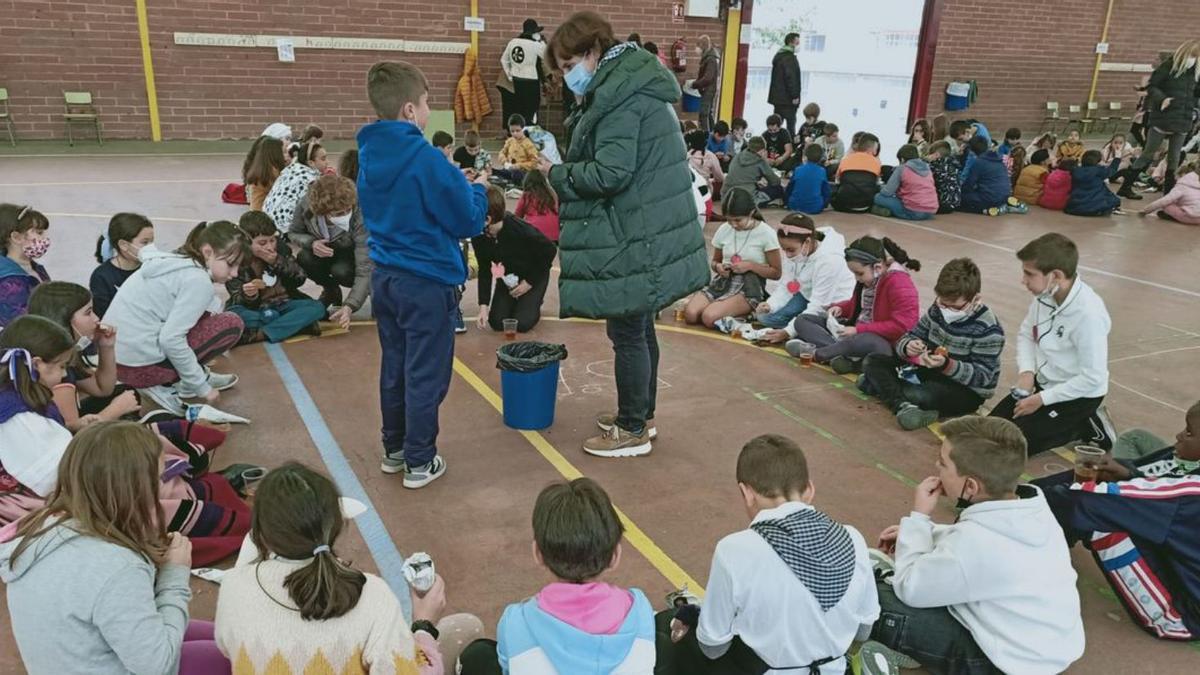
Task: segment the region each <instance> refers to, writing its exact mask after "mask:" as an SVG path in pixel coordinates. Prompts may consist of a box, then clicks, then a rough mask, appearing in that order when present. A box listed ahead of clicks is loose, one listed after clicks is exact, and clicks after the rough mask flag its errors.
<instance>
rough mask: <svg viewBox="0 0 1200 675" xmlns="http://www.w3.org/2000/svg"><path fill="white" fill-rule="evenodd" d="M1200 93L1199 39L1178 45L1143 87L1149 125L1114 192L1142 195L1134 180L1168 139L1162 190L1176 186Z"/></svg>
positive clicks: (1136, 197) (1132, 197)
mask: <svg viewBox="0 0 1200 675" xmlns="http://www.w3.org/2000/svg"><path fill="white" fill-rule="evenodd" d="M1198 96H1200V40H1188V41H1187V42H1184V43H1183V44H1181V45H1179V48H1178V49H1176V50H1175V55H1174V57H1173V58H1170V59H1167V60H1166V61H1163V62H1162V63H1160V64H1159V65H1158V67H1157V68H1155V69H1154V72H1153V73H1152V74H1151V75H1150V83H1149V85H1147V87H1146V111H1147V112H1148V113H1149V114H1150V123H1149V124H1150V129H1149V131H1148V133H1147V135H1146V147H1144V148H1142V155H1141V156H1140V157H1138V158H1137V160H1136V161H1134V162H1133V164H1132V165H1130V167H1129V168H1128V169H1126V170H1125V171H1123V172H1122V175H1123V177H1124V179H1125V180H1124V183H1123V184H1122V185H1121V190H1120V191H1119V192H1118V193H1117V194H1119V195H1121V196H1122V197H1127V198H1129V199H1141V198H1142V196H1141V195H1139V194H1137V193H1136V192H1134V191H1133V182H1134V181H1135V180H1137V177H1138V176H1139V175H1140V174H1141V172H1142V170H1143V169H1145V168H1146V167H1147V166H1149V165H1150V162H1151V161H1153V160H1154V153H1156V152H1157V151H1158V146H1159V145H1161V144H1162V142H1163V141H1164V140H1165V141H1167V175H1166V180H1165V182H1164V185H1163V193H1164V194H1165V193H1167V192H1170V191H1171V188H1173V187H1175V171H1176V169H1178V168H1179V158H1180V156H1181V155H1182V154H1183V144H1184V142H1185V141H1186V140H1187V135H1188V132H1190V131H1191V130H1192V120H1193V115H1194V114H1195V112H1196V102H1197V97H1198Z"/></svg>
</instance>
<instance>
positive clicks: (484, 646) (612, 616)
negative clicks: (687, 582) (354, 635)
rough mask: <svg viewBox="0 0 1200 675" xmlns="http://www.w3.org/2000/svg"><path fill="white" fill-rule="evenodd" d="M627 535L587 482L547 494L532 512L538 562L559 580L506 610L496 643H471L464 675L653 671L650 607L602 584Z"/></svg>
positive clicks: (631, 593)
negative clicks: (624, 535) (622, 540)
mask: <svg viewBox="0 0 1200 675" xmlns="http://www.w3.org/2000/svg"><path fill="white" fill-rule="evenodd" d="M623 533H624V527H622V525H621V521H620V519H619V518H618V517H617V512H616V509H614V508H613V505H612V502H611V501H610V500H609V498H608V494H607V493H605V492H604V488H602V487H600V485H599V484H598V483H596V482H595V481H593V480H592V479H590V478H577V479H575V480H573V481H570V482H566V481H560V482H558V483H554V484H552V485H549V486H547V487H546V488H545V489H544V490H542V492H541V494H539V495H538V498H537V502H536V503H535V504H534V506H533V559H534V561H536V562H537V564H538V565H540V566H542V567H545V568H546V569H547V570H549V571H550V573H551V574H553V575H554V577H555V578H556V579H557V581H555V582H554V583H551V584H549V585H548V586H546V587H545V588H543V589H542V590H541V592H539V593H538V594H537V595H535V596H534V597H532V598H529V599H527V600H524V601H522V602H520V603H517V604H513V605H509V606H508V608H507V609H505V610H504V614H503V615H502V616H501V617H500V624H499V626H497V628H496V640H497V641H496V642H494V643H493V642H491V641H490V640H478V641H476V642H473V643H471V645H469V646H468V647H467V649H466V650H464V651H463V653H462V656H461V657H460V658H459V664H460V665H461V666H462V668H461V670H460V671H459V672H460V673H461V674H462V675H492V674H493V673H505V674H507V673H520V674H521V675H607V674H608V673H614V672H618V673H650V672H651V671H653V670H654V665H655V655H654V643H655V628H654V611H653V609H652V608H651V607H650V601H649V600H647V599H646V596H645V595H643V594H642V592H641V591H639V590H637V589H636V588H633V589H625V588H620V587H618V586H613V585H610V584H606V583H604V582H602V581H599V578H600V577H601V576H602V575H604V574H606V573H608V572H611V571H613V570H615V569H616V568H617V565H618V563H620V561H621V536H622V534H623Z"/></svg>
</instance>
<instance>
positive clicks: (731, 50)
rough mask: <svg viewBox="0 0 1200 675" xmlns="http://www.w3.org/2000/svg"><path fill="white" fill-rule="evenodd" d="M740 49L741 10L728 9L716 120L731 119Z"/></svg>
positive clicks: (735, 93)
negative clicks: (719, 101)
mask: <svg viewBox="0 0 1200 675" xmlns="http://www.w3.org/2000/svg"><path fill="white" fill-rule="evenodd" d="M741 47H742V10H740V9H730V10H729V11H728V16H727V17H726V18H725V59H724V60H723V61H722V63H721V104H720V106H718V111H719V112H720V114H719V115H718V117H717V119H722V120H732V119H733V99H734V97H735V96H736V95H737V92H736V91H735V90H736V86H737V67H738V54H739V53H740V52H741Z"/></svg>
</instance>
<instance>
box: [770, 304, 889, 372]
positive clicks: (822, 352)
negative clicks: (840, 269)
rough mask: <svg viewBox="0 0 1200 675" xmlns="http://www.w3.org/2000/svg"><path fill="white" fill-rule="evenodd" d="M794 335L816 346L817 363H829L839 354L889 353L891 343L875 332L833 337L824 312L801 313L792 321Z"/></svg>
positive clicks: (853, 355) (865, 354) (814, 355)
mask: <svg viewBox="0 0 1200 675" xmlns="http://www.w3.org/2000/svg"><path fill="white" fill-rule="evenodd" d="M792 328H794V329H795V330H796V337H797V338H799V339H801V340H804V341H805V342H808V343H811V344H812V345H814V346H815V347H816V348H817V351H816V352H814V353H813V358H814V359H815V360H816V362H817V363H829V362H830V361H831V360H833V359H835V358H837V357H839V356H848V357H852V358H863V357H865V356H868V355H870V354H891V353H892V343H890V342H888V341H887V340H886V339H884V338H882V337H880V336H879V335H876V334H875V333H857V334H855V335H851V336H850V337H848V338H845V339H838V338H836V337H834V336H833V335H832V334H831V333H830V332H829V329H827V328H826V327H825V313H824V312H822V313H821V314H816V315H814V314H801V315H800V316H798V317H796V320H795V321H793V322H792Z"/></svg>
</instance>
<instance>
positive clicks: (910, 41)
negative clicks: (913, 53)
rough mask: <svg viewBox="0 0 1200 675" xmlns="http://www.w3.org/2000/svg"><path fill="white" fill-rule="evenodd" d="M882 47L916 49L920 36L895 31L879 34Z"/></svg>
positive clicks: (913, 33) (909, 32)
mask: <svg viewBox="0 0 1200 675" xmlns="http://www.w3.org/2000/svg"><path fill="white" fill-rule="evenodd" d="M880 37H881V42H882V44H883V46H884V47H910V48H911V47H916V46H917V42H918V41H919V40H920V37H921V36H920V34H919V33H917V32H914V31H896V32H890V33H883V34H881V36H880Z"/></svg>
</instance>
